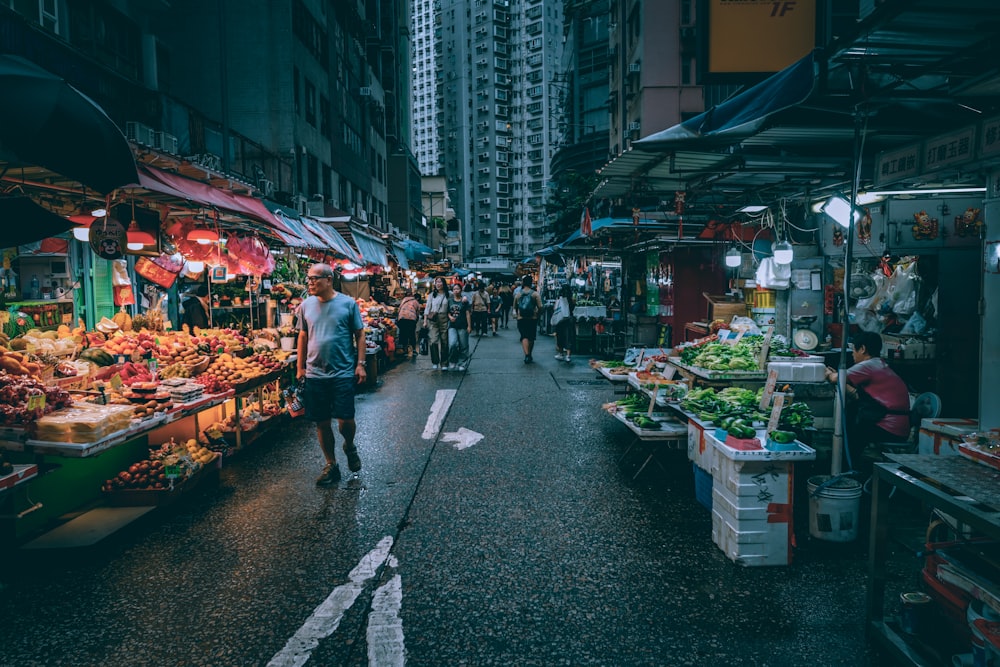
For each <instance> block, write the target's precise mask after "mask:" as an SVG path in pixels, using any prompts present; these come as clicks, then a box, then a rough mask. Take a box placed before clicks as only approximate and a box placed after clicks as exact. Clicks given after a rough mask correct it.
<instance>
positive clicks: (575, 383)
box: [563, 380, 608, 387]
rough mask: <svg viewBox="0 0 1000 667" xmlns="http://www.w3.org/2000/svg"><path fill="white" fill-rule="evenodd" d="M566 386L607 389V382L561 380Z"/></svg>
mask: <svg viewBox="0 0 1000 667" xmlns="http://www.w3.org/2000/svg"><path fill="white" fill-rule="evenodd" d="M563 382H565V383H566V384H568V385H569V386H571V387H597V386H601V387H607V386H608V381H607V380H563Z"/></svg>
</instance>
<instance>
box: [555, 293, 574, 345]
mask: <svg viewBox="0 0 1000 667" xmlns="http://www.w3.org/2000/svg"><path fill="white" fill-rule="evenodd" d="M575 305H576V304H574V303H573V290H572V289H571V288H570V286H569V285H563V286H562V287H561V288H560V289H559V298H558V299H556V305H555V308H554V309H553V311H552V319H551V320H550V323H551V324H552V326H553V327H555V330H556V359H558V360H559V361H572V358H571V357H570V354H571V351H572V347H573V334H575V333H576V320H575V319H573V309H574V307H575Z"/></svg>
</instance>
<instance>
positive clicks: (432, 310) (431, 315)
mask: <svg viewBox="0 0 1000 667" xmlns="http://www.w3.org/2000/svg"><path fill="white" fill-rule="evenodd" d="M424 326H425V327H427V329H428V330H429V337H428V338H429V341H430V348H431V368H432V369H434V370H438V369H439V368H441V364H446V365H447V363H448V283H447V282H446V281H445V279H444V278H442V277H441V276H438V277H437V278H435V279H434V283H433V290H432V291H431V293H430V295H429V296H428V297H427V304H426V305H425V306H424Z"/></svg>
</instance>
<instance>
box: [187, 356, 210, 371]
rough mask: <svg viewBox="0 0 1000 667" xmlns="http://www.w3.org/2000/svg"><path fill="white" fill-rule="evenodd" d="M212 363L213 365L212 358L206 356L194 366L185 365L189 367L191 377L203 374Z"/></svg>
mask: <svg viewBox="0 0 1000 667" xmlns="http://www.w3.org/2000/svg"><path fill="white" fill-rule="evenodd" d="M211 363H212V358H211V357H208V356H205V357H202V358H201V360H200V361H197V362H195V363H193V364H185V365H186V366H187V368H188V370H189V371H191V375H198V374H199V373H203V372H204V371H205V369H207V368H208V366H209V364H211Z"/></svg>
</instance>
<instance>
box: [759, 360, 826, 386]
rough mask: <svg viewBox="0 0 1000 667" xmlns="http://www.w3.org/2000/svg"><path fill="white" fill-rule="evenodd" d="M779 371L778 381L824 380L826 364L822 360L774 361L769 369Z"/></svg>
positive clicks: (769, 365) (769, 370)
mask: <svg viewBox="0 0 1000 667" xmlns="http://www.w3.org/2000/svg"><path fill="white" fill-rule="evenodd" d="M772 370H774V371H777V372H778V382H823V381H824V380H825V379H826V376H825V371H826V366H824V365H823V363H822V362H819V363H814V362H803V361H772V362H770V363H768V364H767V371H768V372H769V373H770V372H771V371H772Z"/></svg>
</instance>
